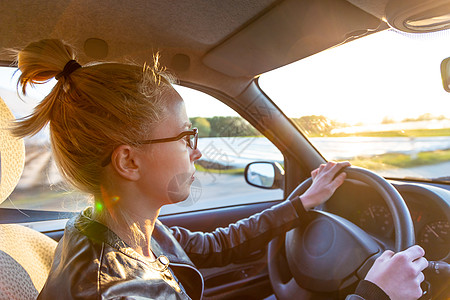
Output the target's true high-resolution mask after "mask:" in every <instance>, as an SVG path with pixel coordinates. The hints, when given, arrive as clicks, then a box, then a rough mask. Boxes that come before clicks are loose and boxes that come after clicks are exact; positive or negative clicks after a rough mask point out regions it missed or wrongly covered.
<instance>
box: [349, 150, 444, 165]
mask: <svg viewBox="0 0 450 300" xmlns="http://www.w3.org/2000/svg"><path fill="white" fill-rule="evenodd" d="M448 161H450V149H447V150H436V151H426V152H419V153H417V154H416V155H407V154H402V153H387V154H383V155H376V156H370V157H355V158H354V159H351V160H350V163H351V164H352V165H355V166H359V167H362V168H368V169H371V170H382V169H391V168H412V167H418V166H424V165H433V164H438V163H443V162H448Z"/></svg>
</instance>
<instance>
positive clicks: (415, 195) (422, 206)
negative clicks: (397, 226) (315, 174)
mask: <svg viewBox="0 0 450 300" xmlns="http://www.w3.org/2000/svg"><path fill="white" fill-rule="evenodd" d="M391 183H392V184H393V185H394V187H395V188H396V189H397V191H398V192H399V193H400V194H401V195H402V197H403V199H404V200H405V202H406V205H407V206H408V209H409V211H410V214H411V218H412V221H413V224H414V232H415V239H416V244H418V245H420V246H421V247H422V248H424V250H425V257H426V258H427V259H428V260H433V261H438V260H440V261H446V262H450V190H449V189H450V187H448V189H446V188H443V187H438V186H434V185H429V184H422V183H404V182H391ZM324 210H326V211H329V212H331V213H334V214H337V215H339V216H341V217H343V218H345V219H347V220H349V221H351V222H353V223H354V224H356V225H358V226H359V227H360V228H362V229H363V230H364V231H366V232H367V233H369V234H370V235H371V236H372V237H374V239H376V240H377V241H378V242H379V243H382V244H384V246H385V247H386V248H387V249H393V245H394V223H393V218H392V216H391V213H390V211H389V209H388V206H387V205H386V203H385V202H384V200H383V199H382V198H381V196H380V195H379V194H378V193H377V192H375V190H374V189H373V188H371V187H369V186H367V185H365V184H363V183H360V182H357V181H353V180H347V181H346V183H344V185H343V186H342V187H340V188H339V189H338V190H337V191H336V193H335V195H334V196H333V198H332V199H330V200H329V201H328V202H326V206H324Z"/></svg>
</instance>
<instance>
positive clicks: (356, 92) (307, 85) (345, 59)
mask: <svg viewBox="0 0 450 300" xmlns="http://www.w3.org/2000/svg"><path fill="white" fill-rule="evenodd" d="M449 49H450V31H449V30H447V31H443V32H437V33H433V34H420V35H417V34H416V35H413V34H405V33H400V32H398V31H394V30H386V31H382V32H378V33H374V34H372V35H369V36H366V37H363V38H360V39H358V40H355V41H352V42H349V43H346V44H343V45H341V46H338V47H335V48H332V49H329V50H326V51H323V52H321V53H318V54H316V55H313V56H311V57H308V58H305V59H302V60H300V61H298V62H295V63H292V64H290V65H288V66H285V67H282V68H279V69H277V70H274V71H271V72H268V73H265V74H263V75H261V76H260V78H259V85H260V87H261V88H262V89H263V90H264V92H265V93H266V94H267V95H268V96H269V97H270V98H271V99H272V100H273V101H274V102H275V103H276V104H277V105H278V107H280V109H281V110H283V111H284V112H285V113H286V115H287V116H288V117H290V118H291V119H292V121H293V122H294V123H295V124H296V125H297V126H298V127H299V129H300V130H301V131H302V132H303V134H304V135H305V136H306V137H308V139H309V140H310V142H311V143H312V144H313V145H314V146H315V147H316V149H318V151H319V152H321V154H322V155H323V156H324V157H325V158H326V159H327V160H337V161H342V160H349V161H350V162H351V163H352V164H353V165H356V166H360V167H364V168H368V169H371V170H373V171H375V172H377V173H378V174H380V175H382V176H385V177H391V178H418V179H426V180H429V179H431V180H435V181H448V182H450V94H448V93H446V92H445V91H444V89H443V87H442V81H441V75H440V63H441V61H442V60H443V59H445V58H446V57H448V56H450V52H449Z"/></svg>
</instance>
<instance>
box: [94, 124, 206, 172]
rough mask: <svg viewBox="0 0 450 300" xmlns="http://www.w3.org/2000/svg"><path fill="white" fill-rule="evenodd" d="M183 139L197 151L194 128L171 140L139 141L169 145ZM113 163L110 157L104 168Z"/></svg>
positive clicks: (103, 163) (104, 163) (141, 142)
mask: <svg viewBox="0 0 450 300" xmlns="http://www.w3.org/2000/svg"><path fill="white" fill-rule="evenodd" d="M182 138H185V141H186V144H187V145H188V146H189V148H191V149H192V150H195V149H197V142H198V129H197V128H192V130H188V131H183V132H182V133H180V134H179V135H177V136H174V137H171V138H163V139H155V140H144V141H138V142H137V143H138V144H157V143H167V142H174V141H178V140H180V139H182ZM110 162H111V155H109V156H108V157H107V158H106V159H105V160H104V161H103V162H102V167H106V166H107V165H108V164H109V163H110Z"/></svg>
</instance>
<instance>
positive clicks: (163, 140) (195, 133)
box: [137, 128, 198, 150]
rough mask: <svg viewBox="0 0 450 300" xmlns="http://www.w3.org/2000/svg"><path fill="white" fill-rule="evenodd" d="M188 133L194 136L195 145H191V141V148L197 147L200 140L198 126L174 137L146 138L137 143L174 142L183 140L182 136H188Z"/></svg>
mask: <svg viewBox="0 0 450 300" xmlns="http://www.w3.org/2000/svg"><path fill="white" fill-rule="evenodd" d="M188 135H193V136H194V145H191V143H190V142H189V144H188V146H189V148H191V149H192V150H195V149H197V142H198V129H197V128H192V130H188V131H183V132H182V133H180V134H179V135H177V136H174V137H170V138H163V139H155V140H144V141H139V142H137V143H138V144H157V143H167V142H174V141H178V140H181V139H182V138H184V137H185V136H188Z"/></svg>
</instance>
